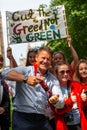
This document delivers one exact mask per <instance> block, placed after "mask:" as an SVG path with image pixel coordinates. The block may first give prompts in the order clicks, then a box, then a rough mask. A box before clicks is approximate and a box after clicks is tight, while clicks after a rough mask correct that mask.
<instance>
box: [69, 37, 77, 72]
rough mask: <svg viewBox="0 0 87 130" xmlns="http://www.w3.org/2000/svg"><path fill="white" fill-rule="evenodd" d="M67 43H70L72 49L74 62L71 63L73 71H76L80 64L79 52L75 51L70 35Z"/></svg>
mask: <svg viewBox="0 0 87 130" xmlns="http://www.w3.org/2000/svg"><path fill="white" fill-rule="evenodd" d="M67 42H68V46H69V48H70V51H71V54H72V57H73V60H72V63H71V66H72V69H73V70H75V67H76V64H77V63H78V55H77V52H76V51H75V49H74V47H73V45H72V38H71V36H70V35H68V36H67Z"/></svg>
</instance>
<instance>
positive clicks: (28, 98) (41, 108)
mask: <svg viewBox="0 0 87 130" xmlns="http://www.w3.org/2000/svg"><path fill="white" fill-rule="evenodd" d="M51 55H52V54H51V51H50V49H49V48H48V47H42V48H40V49H39V51H38V54H37V55H36V61H37V68H36V67H34V66H29V67H25V66H20V67H17V68H12V69H9V70H8V69H7V70H5V71H3V72H2V76H3V78H6V79H8V80H12V81H16V96H15V100H14V112H13V130H36V129H37V130H52V128H51V126H50V124H49V119H48V116H49V114H50V113H47V109H48V108H50V107H49V103H48V98H49V93H46V92H45V90H44V89H43V86H42V85H41V82H42V81H44V82H45V83H46V84H47V86H48V87H49V89H50V91H51V93H52V94H53V95H54V94H55V95H56V98H57V100H58V102H57V103H56V104H54V105H55V107H58V108H62V107H63V106H64V100H63V96H62V92H61V89H60V86H59V82H58V80H57V79H56V78H55V77H54V76H53V75H52V74H51V73H50V72H49V71H48V70H49V67H50V65H51ZM49 111H50V109H49Z"/></svg>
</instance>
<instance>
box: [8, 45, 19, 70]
mask: <svg viewBox="0 0 87 130" xmlns="http://www.w3.org/2000/svg"><path fill="white" fill-rule="evenodd" d="M7 58H8V59H9V61H10V68H13V67H17V66H18V65H17V63H16V61H15V59H14V57H13V54H12V48H11V47H8V48H7Z"/></svg>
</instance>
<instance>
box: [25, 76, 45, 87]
mask: <svg viewBox="0 0 87 130" xmlns="http://www.w3.org/2000/svg"><path fill="white" fill-rule="evenodd" d="M42 80H44V77H43V76H29V77H28V79H27V82H26V83H27V84H29V85H31V86H35V85H37V84H38V83H40V82H41V81H42Z"/></svg>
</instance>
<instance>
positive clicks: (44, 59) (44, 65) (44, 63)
mask: <svg viewBox="0 0 87 130" xmlns="http://www.w3.org/2000/svg"><path fill="white" fill-rule="evenodd" d="M36 61H37V64H38V66H39V70H40V71H41V72H43V73H45V72H46V71H47V70H48V69H49V67H50V65H51V55H50V54H49V53H48V52H46V51H44V50H43V51H41V52H40V53H39V54H38V55H36Z"/></svg>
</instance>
